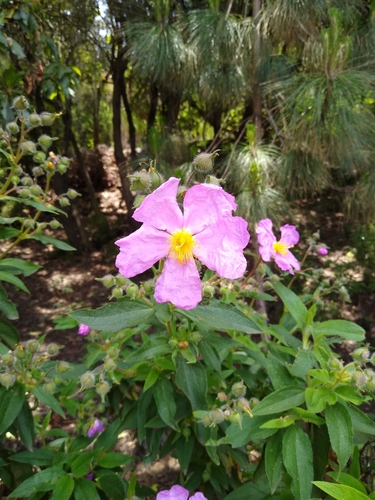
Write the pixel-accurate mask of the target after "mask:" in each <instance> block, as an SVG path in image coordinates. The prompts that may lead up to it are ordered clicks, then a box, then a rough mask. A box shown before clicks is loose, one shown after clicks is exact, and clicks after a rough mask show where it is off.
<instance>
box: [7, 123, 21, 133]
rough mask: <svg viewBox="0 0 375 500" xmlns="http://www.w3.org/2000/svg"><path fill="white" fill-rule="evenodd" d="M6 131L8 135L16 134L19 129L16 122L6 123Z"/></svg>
mask: <svg viewBox="0 0 375 500" xmlns="http://www.w3.org/2000/svg"><path fill="white" fill-rule="evenodd" d="M6 127H7V130H8V132H9V133H10V134H18V132H19V131H20V128H19V126H18V124H17V123H16V122H10V123H7V126H6Z"/></svg>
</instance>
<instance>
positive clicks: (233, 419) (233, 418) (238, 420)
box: [229, 411, 242, 425]
mask: <svg viewBox="0 0 375 500" xmlns="http://www.w3.org/2000/svg"><path fill="white" fill-rule="evenodd" d="M229 420H230V421H231V422H233V423H234V424H238V425H241V422H242V415H241V414H240V413H238V412H237V411H234V412H233V413H231V415H230V416H229Z"/></svg>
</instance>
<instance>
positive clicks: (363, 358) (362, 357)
mask: <svg viewBox="0 0 375 500" xmlns="http://www.w3.org/2000/svg"><path fill="white" fill-rule="evenodd" d="M352 356H353V358H354V359H355V360H356V361H358V362H359V363H361V364H364V363H367V362H368V360H369V358H370V351H369V350H368V349H367V347H360V348H359V349H356V350H355V351H353V353H352Z"/></svg>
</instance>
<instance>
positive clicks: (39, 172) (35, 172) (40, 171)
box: [33, 167, 44, 177]
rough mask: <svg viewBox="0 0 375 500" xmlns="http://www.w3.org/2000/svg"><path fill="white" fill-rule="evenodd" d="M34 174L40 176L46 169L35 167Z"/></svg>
mask: <svg viewBox="0 0 375 500" xmlns="http://www.w3.org/2000/svg"><path fill="white" fill-rule="evenodd" d="M33 174H34V175H35V177H40V176H41V175H44V170H43V169H42V168H41V167H34V168H33Z"/></svg>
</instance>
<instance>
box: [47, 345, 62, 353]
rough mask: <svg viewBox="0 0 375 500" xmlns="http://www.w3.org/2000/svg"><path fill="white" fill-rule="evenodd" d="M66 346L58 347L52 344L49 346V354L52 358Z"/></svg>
mask: <svg viewBox="0 0 375 500" xmlns="http://www.w3.org/2000/svg"><path fill="white" fill-rule="evenodd" d="M63 347H64V346H62V345H57V344H55V343H53V342H52V344H49V345H48V346H47V352H48V354H49V355H50V356H54V355H55V354H57V353H58V352H59V350H60V349H62V348H63Z"/></svg>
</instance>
